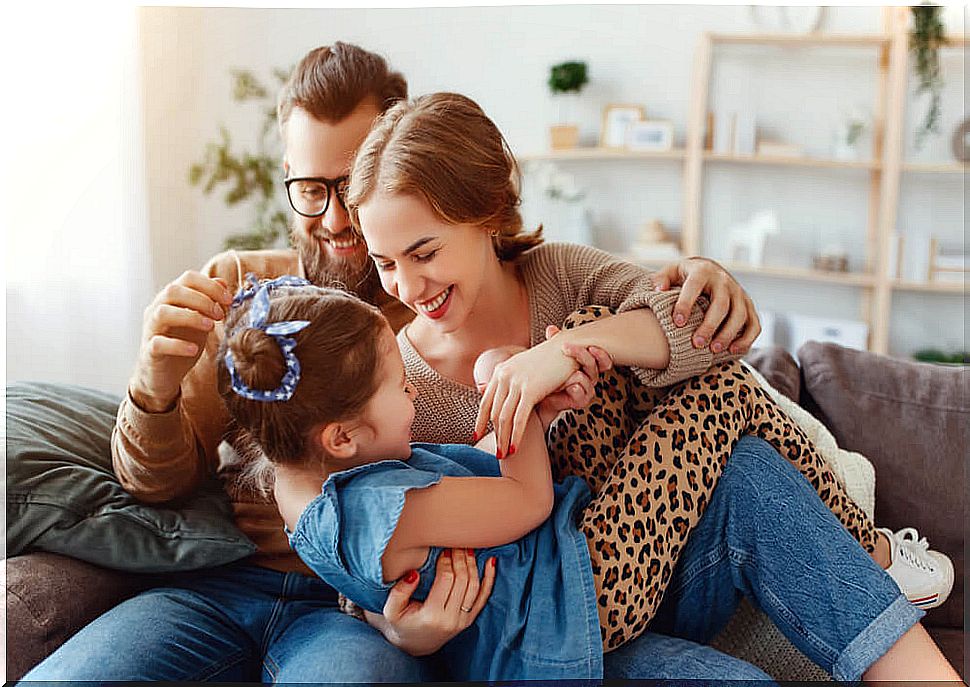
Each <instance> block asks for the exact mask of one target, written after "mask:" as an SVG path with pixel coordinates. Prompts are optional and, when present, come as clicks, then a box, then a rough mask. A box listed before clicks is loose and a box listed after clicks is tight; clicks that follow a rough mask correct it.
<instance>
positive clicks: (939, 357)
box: [913, 348, 970, 365]
mask: <svg viewBox="0 0 970 687" xmlns="http://www.w3.org/2000/svg"><path fill="white" fill-rule="evenodd" d="M913 359H914V360H919V361H920V362H922V363H937V364H939V365H970V351H959V352H957V353H945V352H943V351H941V350H938V349H936V348H924V349H922V350H920V351H916V352H915V353H913Z"/></svg>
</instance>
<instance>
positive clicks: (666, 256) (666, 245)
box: [631, 219, 681, 263]
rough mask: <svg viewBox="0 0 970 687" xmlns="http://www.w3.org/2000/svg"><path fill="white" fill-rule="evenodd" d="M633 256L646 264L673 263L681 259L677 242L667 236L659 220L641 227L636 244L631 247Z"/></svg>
mask: <svg viewBox="0 0 970 687" xmlns="http://www.w3.org/2000/svg"><path fill="white" fill-rule="evenodd" d="M631 250H632V251H633V254H634V255H635V256H636V257H637V258H638V259H640V260H644V261H647V262H661V263H667V262H673V261H675V260H679V259H680V257H681V254H680V247H679V246H678V245H677V242H676V241H674V240H673V239H671V238H670V236H669V235H668V234H667V231H666V227H664V225H663V222H661V221H660V220H659V219H655V220H651V221H650V222H647V223H646V224H644V225H643V228H642V229H641V230H640V235H639V236H638V237H637V240H636V243H634V244H633V246H632V247H631Z"/></svg>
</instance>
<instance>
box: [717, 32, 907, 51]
mask: <svg viewBox="0 0 970 687" xmlns="http://www.w3.org/2000/svg"><path fill="white" fill-rule="evenodd" d="M710 38H711V41H713V42H714V43H719V44H722V45H729V44H733V45H784V46H809V47H811V46H843V47H859V48H864V47H882V46H884V45H889V43H890V41H891V40H892V38H891V36H888V35H882V34H843V35H838V34H821V33H820V34H814V33H810V34H805V35H801V34H787V33H755V34H733V33H712V34H710Z"/></svg>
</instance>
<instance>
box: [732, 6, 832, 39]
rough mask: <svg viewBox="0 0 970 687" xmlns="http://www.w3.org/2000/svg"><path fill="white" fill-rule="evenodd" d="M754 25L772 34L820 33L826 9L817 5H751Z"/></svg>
mask: <svg viewBox="0 0 970 687" xmlns="http://www.w3.org/2000/svg"><path fill="white" fill-rule="evenodd" d="M749 10H750V12H751V19H752V21H753V22H754V24H755V25H756V26H757V27H758V28H760V29H762V30H765V31H769V32H771V33H776V32H778V33H794V34H806V33H814V32H815V31H818V27H819V25H820V24H821V23H822V15H823V14H824V12H825V8H824V7H819V6H816V5H803V6H790V7H785V6H778V7H769V6H764V5H749Z"/></svg>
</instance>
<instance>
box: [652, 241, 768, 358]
mask: <svg viewBox="0 0 970 687" xmlns="http://www.w3.org/2000/svg"><path fill="white" fill-rule="evenodd" d="M651 277H652V278H653V282H654V285H655V286H656V287H657V289H658V290H660V291H666V290H667V289H669V288H670V287H671V286H680V287H681V290H680V297H679V298H678V299H677V303H676V305H674V324H675V325H677V326H678V327H681V326H683V325H684V324H685V323H686V322H687V318H688V317H689V316H690V311H691V308H693V307H694V302H695V301H696V300H697V297H698V296H699V295H701V294H702V293H704V294H707V295H708V297H709V298H710V300H711V305H710V307H709V308H708V309H707V313H705V315H704V321H703V322H702V323H701V325H700V326H699V327H698V328H697V331H696V332H695V333H694V346H695V347H696V348H703V347H704V346H706V345H708V343H710V346H711V351H713V352H714V353H720V352H721V351H725V350H729V349H730V351H731V353H734V354H738V353H747V352H748V350H750V348H751V344H753V343H754V340H755V339H757V338H758V334H760V333H761V322H760V321H759V320H758V313H757V311H756V310H755V307H754V302H753V301H752V300H751V298H750V297H749V296H748V294H747V293H746V292H745V290H744V289H742V288H741V285H740V284H739V283H738V282H737V280H735V278H734V277H732V276H731V274H730V273H729V272H728V271H727V270H726V269H724V268H723V267H721V266H720V265H719V264H718V263H716V262H714V261H713V260H710V259H708V258H700V257H691V258H684V259H683V260H681V261H680V262H677V263H674V264H673V265H668V266H667V267H664V268H663V269H661V270H659V271H657V272H654V273H653V274H652V275H651Z"/></svg>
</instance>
